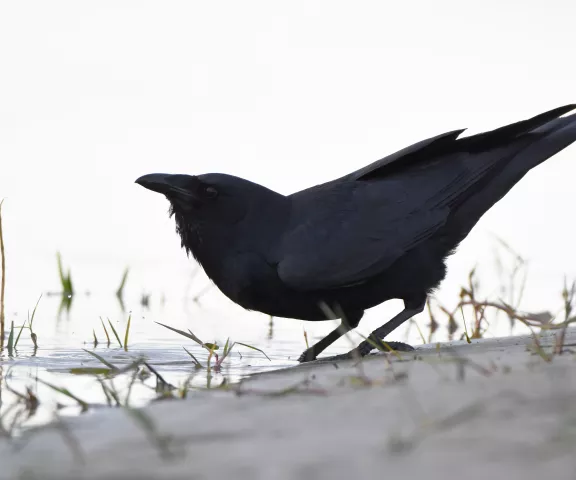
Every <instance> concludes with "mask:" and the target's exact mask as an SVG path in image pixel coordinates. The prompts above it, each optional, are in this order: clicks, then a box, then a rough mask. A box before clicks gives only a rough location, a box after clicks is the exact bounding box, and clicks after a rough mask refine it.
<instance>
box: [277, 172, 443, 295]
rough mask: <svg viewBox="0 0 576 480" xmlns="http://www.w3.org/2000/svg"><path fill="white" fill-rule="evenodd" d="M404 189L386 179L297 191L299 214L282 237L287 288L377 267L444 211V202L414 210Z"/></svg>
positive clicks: (429, 229) (334, 282) (350, 278)
mask: <svg viewBox="0 0 576 480" xmlns="http://www.w3.org/2000/svg"><path fill="white" fill-rule="evenodd" d="M383 183H386V185H384V184H383ZM408 194H409V191H408V190H407V189H406V187H405V186H404V185H403V184H402V182H395V181H390V182H377V183H353V182H350V183H346V184H335V185H332V186H330V187H328V188H325V189H322V188H320V189H316V190H315V191H314V192H309V193H308V194H304V195H303V196H301V197H300V198H298V197H297V196H296V197H295V198H294V199H293V202H294V206H293V218H295V219H300V220H299V221H298V224H296V225H294V226H293V228H292V229H291V230H290V231H289V232H288V233H287V234H286V235H285V237H284V241H283V243H282V248H281V250H282V260H281V261H280V262H279V264H278V275H279V277H280V278H281V280H282V281H283V282H284V283H285V284H287V285H288V286H290V287H291V288H294V289H298V290H316V289H329V288H336V287H341V286H346V285H351V284H355V283H360V282H362V281H364V280H366V279H368V278H370V277H371V276H374V275H376V274H378V273H380V272H382V271H383V270H385V269H386V268H387V267H388V266H390V265H391V264H392V263H393V262H394V261H395V260H397V259H398V258H399V257H401V256H402V255H403V254H404V253H405V252H406V251H408V250H410V249H411V248H413V247H414V246H416V245H417V244H418V243H420V242H421V241H423V240H425V239H426V238H428V237H429V236H430V235H432V234H433V233H434V232H435V231H436V230H437V229H438V228H439V227H441V226H442V225H443V224H444V223H445V221H446V218H447V215H448V214H449V209H448V208H446V207H438V208H429V209H426V210H424V209H421V210H420V211H414V209H413V208H412V206H413V204H414V200H410V199H409V198H407V196H408ZM309 195H311V196H309ZM306 197H308V198H306Z"/></svg>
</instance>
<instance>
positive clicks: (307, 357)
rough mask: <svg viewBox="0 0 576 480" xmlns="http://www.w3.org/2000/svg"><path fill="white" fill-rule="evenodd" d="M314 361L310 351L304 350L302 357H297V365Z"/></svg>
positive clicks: (313, 355)
mask: <svg viewBox="0 0 576 480" xmlns="http://www.w3.org/2000/svg"><path fill="white" fill-rule="evenodd" d="M314 360H316V355H315V354H314V352H313V351H311V350H310V349H308V350H304V351H303V352H302V355H300V356H299V357H298V363H306V362H312V361H314Z"/></svg>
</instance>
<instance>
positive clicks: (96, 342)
mask: <svg viewBox="0 0 576 480" xmlns="http://www.w3.org/2000/svg"><path fill="white" fill-rule="evenodd" d="M92 335H94V346H96V345H98V338H96V332H95V331H94V329H92Z"/></svg>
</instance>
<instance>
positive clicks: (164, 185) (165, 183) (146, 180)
mask: <svg viewBox="0 0 576 480" xmlns="http://www.w3.org/2000/svg"><path fill="white" fill-rule="evenodd" d="M171 176H172V175H169V174H167V173H151V174H149V175H143V176H142V177H140V178H138V179H137V180H136V183H137V184H138V185H142V186H143V187H144V188H147V189H148V190H152V191H153V192H158V193H163V194H167V193H170V192H171V191H173V190H174V185H172V183H171V182H170V177H171Z"/></svg>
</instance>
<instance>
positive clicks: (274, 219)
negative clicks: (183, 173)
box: [176, 195, 290, 285]
mask: <svg viewBox="0 0 576 480" xmlns="http://www.w3.org/2000/svg"><path fill="white" fill-rule="evenodd" d="M289 220H290V201H289V200H288V198H287V197H285V196H282V195H278V196H277V197H276V196H275V197H272V198H268V199H266V201H265V202H261V203H260V204H259V205H258V206H257V208H251V209H249V211H248V213H247V214H246V216H244V217H243V218H242V219H240V220H239V221H237V222H235V223H233V224H219V223H215V222H205V221H202V220H192V221H190V220H188V219H187V218H185V217H182V216H179V215H178V214H176V225H177V227H176V230H177V232H178V233H179V235H180V238H181V244H182V247H183V248H185V249H186V252H187V253H188V254H192V255H193V256H194V258H195V259H196V260H197V261H198V263H200V264H201V265H202V267H203V268H204V271H205V272H206V274H207V275H208V277H210V279H211V280H213V281H214V282H215V283H216V284H217V285H219V284H220V283H222V282H225V281H226V276H228V275H230V273H231V272H230V271H231V269H234V263H235V262H236V259H237V258H238V256H240V255H243V254H246V253H257V254H258V255H262V256H263V257H270V255H271V253H270V252H272V251H273V250H274V249H275V247H276V245H277V244H278V242H279V241H280V240H281V237H282V234H283V232H284V230H285V229H286V227H287V225H288V223H289Z"/></svg>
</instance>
